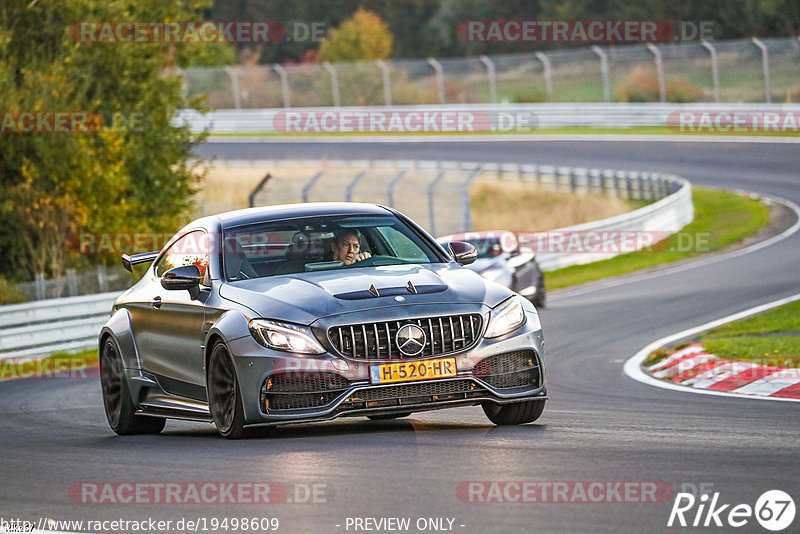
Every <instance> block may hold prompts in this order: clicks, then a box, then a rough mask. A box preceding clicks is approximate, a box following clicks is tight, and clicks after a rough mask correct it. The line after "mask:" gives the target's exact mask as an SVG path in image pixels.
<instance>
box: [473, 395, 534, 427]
mask: <svg viewBox="0 0 800 534" xmlns="http://www.w3.org/2000/svg"><path fill="white" fill-rule="evenodd" d="M544 403H545V401H543V400H533V401H525V402H515V403H513V404H495V403H493V402H487V403H484V404H483V413H485V414H486V417H488V418H489V421H491V422H492V423H494V424H496V425H523V424H525V423H532V422H533V421H536V420H537V419H539V417H541V415H542V412H544Z"/></svg>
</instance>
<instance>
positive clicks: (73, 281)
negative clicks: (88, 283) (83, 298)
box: [67, 269, 78, 297]
mask: <svg viewBox="0 0 800 534" xmlns="http://www.w3.org/2000/svg"><path fill="white" fill-rule="evenodd" d="M77 294H78V277H77V275H76V274H75V269H67V295H69V296H70V297H74V296H76V295H77Z"/></svg>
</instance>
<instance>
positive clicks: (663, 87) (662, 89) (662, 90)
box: [647, 43, 667, 102]
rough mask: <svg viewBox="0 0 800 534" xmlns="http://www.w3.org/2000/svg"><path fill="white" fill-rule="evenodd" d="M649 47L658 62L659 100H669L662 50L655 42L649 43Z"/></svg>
mask: <svg viewBox="0 0 800 534" xmlns="http://www.w3.org/2000/svg"><path fill="white" fill-rule="evenodd" d="M647 49H648V50H649V51H650V53H651V54H653V58H654V59H655V62H656V76H657V77H658V101H659V102H666V101H667V82H666V80H665V79H664V58H663V57H662V56H661V50H659V49H658V47H656V45H654V44H653V43H647Z"/></svg>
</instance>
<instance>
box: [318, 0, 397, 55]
mask: <svg viewBox="0 0 800 534" xmlns="http://www.w3.org/2000/svg"><path fill="white" fill-rule="evenodd" d="M393 42H394V37H393V36H392V33H391V31H389V27H388V26H387V25H386V23H385V22H383V20H381V18H380V17H379V16H378V15H376V14H374V13H371V12H369V11H366V10H364V9H359V10H358V11H356V12H355V13H354V14H353V16H352V17H350V18H349V19H347V20H346V21H344V22H343V23H342V25H341V26H339V27H338V28H335V29H332V30H330V32H328V36H327V38H326V39H325V40H324V41H323V42H322V45H321V46H320V53H319V55H320V59H322V60H323V61H330V62H337V61H368V60H376V59H387V58H389V57H390V56H391V55H392V43H393Z"/></svg>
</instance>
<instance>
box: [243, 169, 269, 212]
mask: <svg viewBox="0 0 800 534" xmlns="http://www.w3.org/2000/svg"><path fill="white" fill-rule="evenodd" d="M270 178H272V175H271V174H270V173H267V175H266V176H264V177H263V178H262V179H261V181H260V182H258V185H257V186H255V188H253V190H252V191H250V194H249V195H248V196H247V205H248V206H249V207H251V208H254V207H255V205H256V196H258V194H259V193H260V192H261V190H262V189H264V186H265V185H267V182H268V181H269V179H270Z"/></svg>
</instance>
